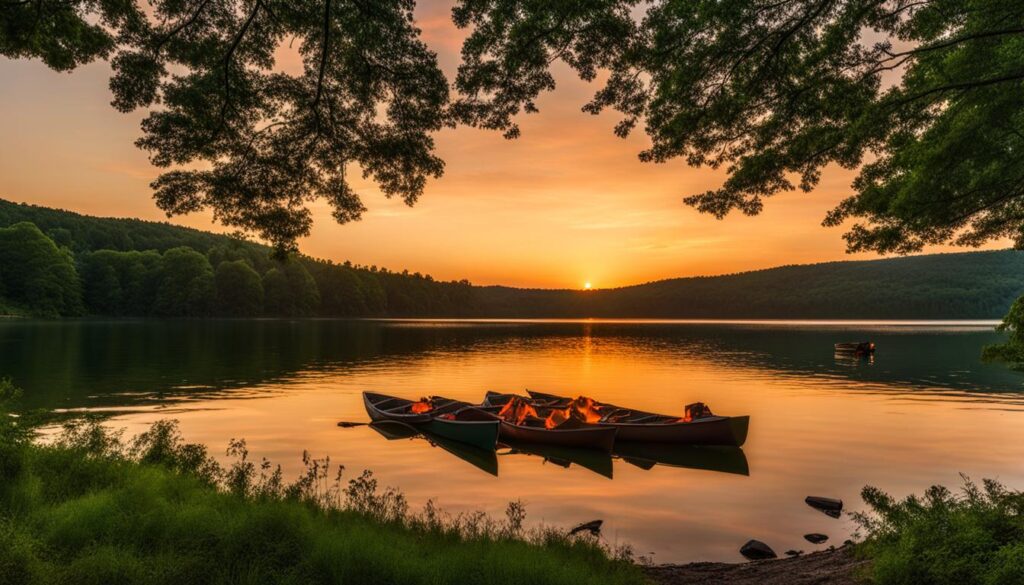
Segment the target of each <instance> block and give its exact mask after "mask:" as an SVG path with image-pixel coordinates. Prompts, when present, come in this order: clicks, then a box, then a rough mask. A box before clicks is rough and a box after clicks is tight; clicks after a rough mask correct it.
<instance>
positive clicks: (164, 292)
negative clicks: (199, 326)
mask: <svg viewBox="0 0 1024 585" xmlns="http://www.w3.org/2000/svg"><path fill="white" fill-rule="evenodd" d="M213 302H214V286H213V268H212V267H211V266H210V262H209V261H208V260H207V259H206V256H204V255H202V254H200V253H199V252H196V251H195V250H193V249H191V248H185V247H181V248H171V249H170V250H168V251H166V252H164V254H163V257H162V259H161V270H160V285H159V290H158V292H157V296H156V303H155V312H156V313H157V314H159V315H165V316H186V317H199V316H204V315H208V314H209V313H210V310H211V308H212V307H213Z"/></svg>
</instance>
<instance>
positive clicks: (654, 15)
mask: <svg viewBox="0 0 1024 585" xmlns="http://www.w3.org/2000/svg"><path fill="white" fill-rule="evenodd" d="M151 6H152V9H151V10H149V9H147V10H148V11H147V10H143V7H142V5H141V3H140V2H137V1H134V0H102V1H99V2H95V1H93V0H68V1H66V2H60V3H56V2H52V1H50V0H24V1H21V2H7V3H3V4H2V5H0V55H5V56H8V57H14V58H18V57H28V58H38V59H41V60H42V61H43V62H44V63H46V64H47V65H49V66H50V67H52V68H54V69H58V70H68V69H72V68H74V67H76V66H78V65H81V64H83V63H87V62H89V61H91V60H93V59H97V58H105V59H109V60H110V61H111V64H112V66H113V68H114V77H113V78H112V80H111V89H112V90H113V94H114V106H115V107H117V108H118V109H121V110H124V111H129V110H133V109H136V108H147V109H148V110H149V114H148V116H147V117H146V119H145V120H144V122H143V128H142V129H143V136H142V138H140V139H139V141H138V144H139V146H141V147H142V148H144V149H146V150H148V151H149V152H150V154H151V157H152V160H153V162H154V163H155V164H156V165H158V166H161V167H166V168H167V170H166V172H164V173H163V174H162V175H161V176H160V177H159V178H158V179H157V180H156V181H155V182H154V184H153V186H154V188H155V190H156V200H157V203H158V205H159V206H160V207H161V208H162V209H164V210H166V211H167V212H169V213H186V212H190V211H195V210H198V209H202V208H209V209H212V210H213V211H214V213H215V215H216V217H217V218H218V219H219V220H220V221H221V222H223V223H225V224H228V225H233V226H238V227H241V228H243V229H246V230H251V231H255V232H257V233H259V234H260V235H261V236H263V237H265V238H267V239H269V240H270V241H272V242H274V243H275V244H278V245H281V246H285V247H288V246H293V245H294V242H295V238H296V237H298V236H301V235H303V234H305V233H307V232H308V230H309V226H310V214H309V211H308V209H307V208H306V204H307V202H308V201H309V200H310V199H313V198H317V197H323V198H325V199H327V200H328V201H329V202H330V203H331V205H332V207H333V210H334V216H335V218H336V219H337V220H338V221H341V222H346V221H350V220H354V219H358V218H359V216H360V214H361V213H362V211H363V209H364V208H363V205H362V202H361V200H360V198H359V196H358V195H357V194H356V193H354V192H353V191H352V189H351V187H350V186H349V183H348V181H347V180H346V170H347V169H352V168H356V167H358V168H359V169H361V170H362V172H363V173H364V174H366V175H367V176H370V177H372V178H373V179H375V180H376V181H377V183H378V184H379V185H380V187H381V190H382V191H383V192H384V193H385V194H386V195H388V196H392V195H397V196H400V197H402V198H404V199H405V200H406V201H407V202H408V203H410V204H411V203H412V202H414V201H415V200H416V198H417V197H418V196H419V195H420V194H421V193H422V191H423V188H424V185H425V181H426V180H427V178H429V177H436V176H439V175H440V174H441V172H442V170H443V164H442V161H441V160H440V159H439V158H438V157H437V156H436V155H435V153H434V143H433V139H432V134H433V133H434V132H435V131H437V130H438V129H440V128H441V127H442V126H443V125H444V124H446V123H449V124H453V123H463V124H470V125H474V126H479V127H483V128H489V129H495V130H500V131H502V132H504V134H505V135H506V136H508V137H510V138H512V137H516V136H518V135H519V133H520V131H519V128H518V126H517V124H516V121H517V118H518V116H519V115H520V114H521V113H529V112H534V111H536V110H537V106H536V100H537V98H538V97H539V96H540V94H541V93H543V92H545V91H549V90H551V89H554V86H555V80H554V76H553V75H552V73H551V67H552V66H553V63H554V62H555V61H559V60H560V61H563V62H565V63H566V64H568V66H569V67H571V68H572V69H573V70H574V71H575V72H576V73H578V74H579V76H580V77H581V78H583V79H585V80H588V81H595V80H598V79H601V84H600V86H599V89H598V90H597V92H596V94H595V95H594V98H593V100H591V101H590V102H589V103H588V104H585V105H584V106H583V107H584V109H585V110H586V111H589V112H593V113H598V112H601V111H604V110H607V109H612V110H615V111H618V112H619V113H620V114H621V116H622V119H621V121H620V122H619V124H618V125H617V126H616V127H615V132H616V133H618V134H620V135H623V136H624V135H626V134H628V133H629V132H631V131H633V130H634V129H635V128H636V127H638V126H642V127H643V129H644V130H645V131H646V133H647V135H648V136H649V137H650V139H651V145H650V147H649V148H648V149H646V150H645V151H643V152H641V153H640V157H641V158H642V159H643V160H646V161H652V162H663V161H667V160H670V159H674V158H682V159H684V160H686V161H687V162H688V163H690V164H693V165H710V166H713V167H718V166H722V165H724V166H726V167H727V169H728V171H729V173H728V178H727V179H726V180H725V182H724V183H723V184H722V185H721V186H720V187H719V188H717V189H712V190H709V191H707V192H703V193H691V194H689V196H688V197H686V199H685V200H686V202H687V203H689V204H691V205H693V206H695V207H696V208H697V209H699V210H701V211H704V212H708V213H712V214H714V215H716V216H718V217H723V216H725V215H727V214H728V213H729V212H731V211H733V210H738V211H741V212H743V213H747V214H757V213H759V212H760V211H761V209H762V207H763V205H764V199H765V198H766V197H770V196H772V195H775V194H777V193H779V192H783V191H789V190H793V189H795V188H800V189H804V190H810V189H812V188H813V187H814V186H815V185H816V184H817V183H818V182H819V180H820V178H821V173H822V170H823V169H824V168H825V167H826V166H828V165H839V166H842V167H846V168H860V174H859V176H858V177H857V179H856V181H855V182H854V184H853V185H852V194H851V196H850V197H849V198H847V199H846V200H845V201H843V202H842V204H840V205H839V206H838V207H837V208H836V209H835V210H833V211H832V212H831V213H830V214H829V215H828V217H827V218H825V223H826V224H827V225H840V224H845V223H846V222H847V220H855V221H856V223H854V224H853V225H852V227H850V229H849V231H848V233H847V234H846V236H845V237H846V239H847V240H848V245H849V248H850V249H851V250H876V251H880V252H910V251H914V250H918V249H920V248H922V247H923V246H924V245H927V244H933V243H940V242H950V241H952V242H955V243H959V244H966V245H973V244H979V243H981V242H983V241H985V240H987V239H990V238H996V237H1005V236H1009V237H1012V238H1014V239H1015V240H1016V241H1017V242H1018V244H1019V245H1022V246H1024V231H1022V226H1024V212H1022V211H1021V206H1022V204H1024V198H1022V195H1024V192H1022V189H1024V162H1022V157H1021V156H1020V155H1019V153H1020V152H1021V151H1022V148H1024V133H1022V132H1021V130H1020V129H1021V127H1022V124H1024V92H1022V91H1021V89H1022V81H1024V11H1022V10H1021V9H1020V7H1019V6H1018V4H1017V3H1014V2H1006V1H1005V0H727V1H721V0H655V1H653V2H649V3H641V2H639V0H557V1H552V0H458V1H457V2H456V4H455V7H454V9H453V20H454V22H455V24H456V25H458V26H460V27H463V28H466V29H468V31H469V32H468V37H467V38H466V40H465V43H464V45H463V50H462V57H463V59H462V63H461V65H460V66H459V69H458V74H457V76H456V78H455V79H454V87H455V89H456V90H457V92H458V95H457V96H456V97H455V99H454V100H453V101H451V102H449V87H448V82H447V80H446V79H445V77H444V75H443V74H442V72H441V70H440V68H439V67H438V64H437V59H436V57H435V55H434V53H433V52H432V51H430V50H429V48H427V47H426V46H425V45H424V43H423V42H422V41H421V40H420V31H419V30H418V29H417V28H416V26H415V21H414V17H413V11H414V8H415V2H414V1H413V0H380V1H374V2H367V1H364V0H307V1H300V2H292V1H285V0H241V1H238V2H236V1H231V2H228V1H227V0H184V1H182V0H156V1H154V2H152V3H151ZM285 46H288V47H295V48H297V51H298V55H299V57H300V58H301V60H302V69H301V72H299V73H288V72H285V71H284V70H283V69H282V68H281V67H280V66H279V64H278V63H277V59H278V57H279V56H280V52H281V51H282V50H284V49H283V48H284V47H285ZM195 163H205V164H204V165H196V164H195Z"/></svg>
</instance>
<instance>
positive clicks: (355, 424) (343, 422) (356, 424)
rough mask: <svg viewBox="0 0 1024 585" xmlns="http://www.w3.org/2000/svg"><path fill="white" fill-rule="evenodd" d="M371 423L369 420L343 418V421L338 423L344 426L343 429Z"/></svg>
mask: <svg viewBox="0 0 1024 585" xmlns="http://www.w3.org/2000/svg"><path fill="white" fill-rule="evenodd" d="M369 424H370V423H368V422H350V421H345V420H343V421H341V422H339V423H338V426H339V427H341V428H343V429H350V428H352V427H361V426H366V425H369Z"/></svg>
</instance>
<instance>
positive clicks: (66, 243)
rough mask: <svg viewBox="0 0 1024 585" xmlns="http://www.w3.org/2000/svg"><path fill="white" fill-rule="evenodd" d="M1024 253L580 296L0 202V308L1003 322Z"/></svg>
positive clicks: (801, 269) (823, 267)
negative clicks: (446, 278)
mask: <svg viewBox="0 0 1024 585" xmlns="http://www.w3.org/2000/svg"><path fill="white" fill-rule="evenodd" d="M1022 293H1024V252H1016V251H1012V250H1003V251H996V252H967V253H961V254H934V255H927V256H914V257H906V258H894V259H887V260H870V261H858V262H830V263H825V264H811V265H804V266H784V267H780V268H772V269H769V270H760V271H755V272H746V273H741V274H733V275H726V276H714V277H698V278H679V279H672V280H663V281H659V282H652V283H647V284H642V285H637V286H630V287H624V288H618V289H606V290H593V291H577V290H538V289H515V288H508V287H499V286H490V287H474V286H472V285H470V283H469V282H468V281H465V280H463V281H459V282H440V281H436V280H434V279H432V278H431V277H430V276H424V275H421V274H419V273H412V274H410V273H408V272H401V273H397V272H392V271H388V270H387V269H383V268H377V267H364V266H355V265H352V264H349V263H347V262H346V263H343V264H337V263H334V262H330V261H325V260H318V259H314V258H310V257H307V256H301V255H296V256H293V257H291V258H288V259H286V260H278V259H275V258H274V257H273V256H272V254H271V249H270V248H268V247H266V246H262V245H260V244H256V243H253V242H248V241H245V240H243V239H239V238H235V237H230V236H225V235H218V234H212V233H208V232H202V231H199V230H193V229H189V228H183V227H179V226H175V225H171V224H167V223H158V222H148V221H141V220H133V219H108V218H96V217H89V216H83V215H79V214H76V213H71V212H67V211H60V210H55V209H48V208H44V207H36V206H32V205H24V204H16V203H10V202H7V201H3V200H0V314H3V313H21V314H30V315H44V316H56V315H69V316H73V315H106V316H139V317H145V316H159V317H179V316H188V317H205V316H222V317H254V316H283V317H310V316H325V317H366V316H391V317H567V318H571V317H638V318H760V319H773V318H774V319H782V318H805V319H822V318H833V319H869V318H884V319H899V318H902V319H968V318H975V319H980V318H989V319H995V318H999V317H1002V316H1003V315H1004V314H1005V313H1006V311H1007V309H1008V308H1009V306H1010V304H1011V303H1012V302H1013V300H1014V299H1016V298H1017V297H1018V296H1019V295H1021V294H1022Z"/></svg>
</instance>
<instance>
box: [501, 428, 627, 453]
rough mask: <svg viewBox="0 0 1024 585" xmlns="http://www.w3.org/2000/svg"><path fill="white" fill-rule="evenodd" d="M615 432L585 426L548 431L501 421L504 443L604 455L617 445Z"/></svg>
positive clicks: (611, 429) (613, 430) (608, 429)
mask: <svg viewBox="0 0 1024 585" xmlns="http://www.w3.org/2000/svg"><path fill="white" fill-rule="evenodd" d="M615 432H616V431H615V429H613V428H602V427H596V426H585V427H581V428H578V429H548V428H544V427H532V426H527V425H516V424H512V423H510V422H507V421H501V440H502V441H505V440H508V441H512V442H519V443H534V444H537V445H557V446H560V447H575V448H577V449H596V450H598V451H601V452H602V453H611V452H612V447H613V446H614V445H615Z"/></svg>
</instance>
